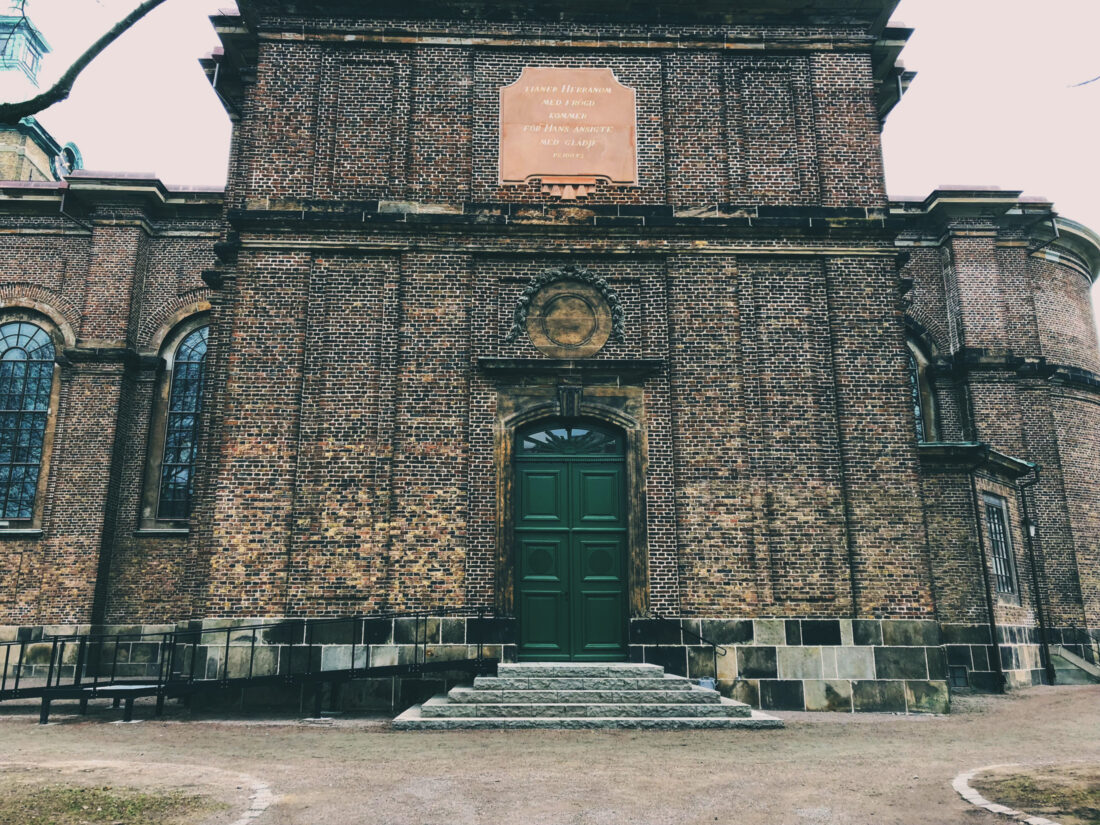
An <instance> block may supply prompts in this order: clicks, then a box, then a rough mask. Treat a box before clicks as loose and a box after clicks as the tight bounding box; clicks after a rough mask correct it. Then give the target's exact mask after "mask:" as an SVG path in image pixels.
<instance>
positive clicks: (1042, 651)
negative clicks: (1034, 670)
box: [1020, 464, 1056, 685]
mask: <svg viewBox="0 0 1100 825" xmlns="http://www.w3.org/2000/svg"><path fill="white" fill-rule="evenodd" d="M1031 472H1032V478H1031V480H1030V481H1028V482H1026V483H1025V484H1021V485H1020V502H1021V504H1022V506H1023V516H1024V541H1025V542H1027V559H1028V563H1029V564H1030V565H1031V590H1032V592H1033V593H1034V594H1035V616H1036V618H1037V619H1038V620H1039V657H1040V658H1041V659H1042V663H1043V670H1044V671H1046V674H1047V682H1048V683H1049V684H1052V685H1053V684H1054V683H1055V678H1056V676H1055V671H1054V663H1053V662H1051V660H1050V631H1049V630H1048V629H1047V623H1046V619H1045V618H1044V616H1043V595H1042V591H1041V590H1040V589H1039V568H1038V565H1037V564H1036V563H1035V533H1036V530H1035V522H1034V521H1032V520H1031V509H1030V508H1029V507H1028V503H1027V491H1028V490H1029V489H1031V488H1032V487H1034V486H1035V485H1036V484H1038V483H1039V465H1038V464H1034V465H1032V468H1031Z"/></svg>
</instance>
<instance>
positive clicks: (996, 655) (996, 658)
mask: <svg viewBox="0 0 1100 825" xmlns="http://www.w3.org/2000/svg"><path fill="white" fill-rule="evenodd" d="M982 446H983V447H984V448H985V456H986V457H988V455H989V445H988V444H984V445H982ZM983 463H984V461H983ZM978 466H980V465H975V466H974V467H972V468H971V469H970V495H971V497H972V498H973V501H974V516H975V526H976V527H977V529H978V556H979V559H980V561H981V566H982V582H983V583H984V584H985V609H986V614H987V615H988V617H989V643H990V645H991V646H992V653H993V672H994V673H996V674H997V677H996V678H997V693H1004V692H1005V681H1006V680H1005V671H1004V667H1002V666H1001V646H1000V645H999V644H998V643H997V617H996V616H995V615H994V613H993V586H992V584H990V581H989V563H988V560H987V558H986V550H985V531H984V530H983V529H982V511H981V506H980V503H981V502H980V499H979V498H978V481H977V477H976V475H975V474H976V472H977V469H978Z"/></svg>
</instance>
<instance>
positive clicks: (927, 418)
mask: <svg viewBox="0 0 1100 825" xmlns="http://www.w3.org/2000/svg"><path fill="white" fill-rule="evenodd" d="M908 355H909V394H910V398H911V400H912V404H913V419H914V424H915V429H916V435H917V441H920V442H922V443H923V442H927V441H936V440H937V438H938V435H937V427H936V404H935V394H934V393H933V391H932V385H931V383H930V382H929V381H928V359H927V358H926V357H925V356H924V353H922V352H921V351H920V350H919V349H918V348H917V347H916V345H915V344H913V343H912V342H910V343H909V347H908Z"/></svg>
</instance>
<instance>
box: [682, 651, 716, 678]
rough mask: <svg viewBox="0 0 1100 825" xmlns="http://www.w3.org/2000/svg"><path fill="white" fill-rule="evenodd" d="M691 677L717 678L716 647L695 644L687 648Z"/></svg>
mask: <svg viewBox="0 0 1100 825" xmlns="http://www.w3.org/2000/svg"><path fill="white" fill-rule="evenodd" d="M687 659H688V669H687V676H688V678H689V679H716V678H717V673H716V672H715V661H714V660H715V653H714V648H711V647H700V646H698V645H694V646H692V647H689V648H688V649H687Z"/></svg>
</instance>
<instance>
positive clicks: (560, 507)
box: [515, 424, 628, 661]
mask: <svg viewBox="0 0 1100 825" xmlns="http://www.w3.org/2000/svg"><path fill="white" fill-rule="evenodd" d="M570 426H571V425H566V424H563V425H561V427H560V429H554V430H553V431H552V435H554V436H555V438H550V437H548V436H536V437H535V438H534V439H532V441H533V442H534V449H533V450H532V451H533V452H536V453H537V454H536V455H530V453H528V455H526V456H521V457H519V458H517V460H516V487H515V558H516V608H517V611H518V617H519V628H520V630H519V656H520V658H521V659H528V660H538V659H543V660H565V659H587V660H592V661H614V660H620V661H621V660H623V659H625V658H626V607H627V580H626V570H627V547H628V540H627V518H626V489H625V486H626V485H625V479H626V469H625V462H624V459H623V457H622V456H621V455H620V456H618V457H616V456H615V455H614V452H613V451H611V452H608V451H607V450H606V446H607V444H612V445H614V444H620V445H621V443H622V442H621V438H619V439H615V438H612V439H610V440H608V439H604V440H603V441H602V442H600V443H601V444H603V445H604V448H605V449H604V451H602V452H600V453H597V454H595V455H584V454H576V453H571V452H570V450H572V449H576V445H577V443H578V442H577V441H575V440H574V441H572V442H570V441H569V439H568V438H566V436H569V435H570V433H573V432H574V431H576V432H587V430H582V428H581V427H580V426H578V427H576V428H574V429H570V428H569V427H570ZM590 440H591V439H590ZM519 443H520V439H517V444H519ZM593 443H595V442H593ZM584 446H585V447H587V446H588V445H587V443H586V444H585V445H584ZM517 451H518V447H517Z"/></svg>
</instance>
